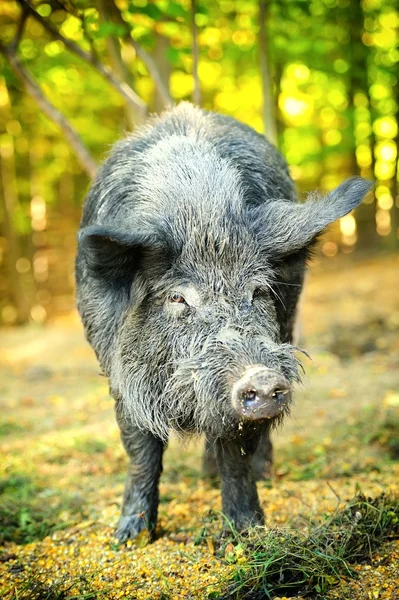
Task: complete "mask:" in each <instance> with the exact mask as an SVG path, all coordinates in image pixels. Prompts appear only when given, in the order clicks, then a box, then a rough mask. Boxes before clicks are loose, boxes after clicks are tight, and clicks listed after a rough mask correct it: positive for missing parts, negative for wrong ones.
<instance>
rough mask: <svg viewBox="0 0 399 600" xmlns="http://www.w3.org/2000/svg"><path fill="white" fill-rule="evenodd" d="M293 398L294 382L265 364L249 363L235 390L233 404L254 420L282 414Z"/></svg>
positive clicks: (243, 416)
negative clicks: (292, 384) (251, 364)
mask: <svg viewBox="0 0 399 600" xmlns="http://www.w3.org/2000/svg"><path fill="white" fill-rule="evenodd" d="M290 399H291V386H290V384H289V382H288V381H287V379H286V378H285V377H284V375H282V374H281V373H279V372H278V371H275V370H274V369H268V368H267V367H264V366H262V365H255V366H251V367H248V368H247V369H246V371H245V372H244V375H243V376H242V377H241V379H239V380H238V381H237V382H236V383H235V384H234V386H233V390H232V402H233V407H234V408H235V410H236V411H237V412H238V413H239V414H240V416H241V417H242V418H244V419H250V420H259V419H273V418H275V417H278V416H279V415H280V414H281V413H282V412H283V410H284V409H285V408H286V407H287V405H288V404H289V402H290Z"/></svg>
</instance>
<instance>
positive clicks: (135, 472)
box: [116, 416, 164, 542]
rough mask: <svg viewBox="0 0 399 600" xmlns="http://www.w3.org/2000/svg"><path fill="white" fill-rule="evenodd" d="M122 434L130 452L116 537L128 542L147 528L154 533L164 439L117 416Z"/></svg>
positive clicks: (127, 450)
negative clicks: (141, 429) (143, 430)
mask: <svg viewBox="0 0 399 600" xmlns="http://www.w3.org/2000/svg"><path fill="white" fill-rule="evenodd" d="M118 424H119V427H120V430H121V438H122V442H123V445H124V447H125V450H126V452H127V454H128V456H129V459H130V464H129V468H128V475H127V480H126V483H125V492H124V496H123V506H122V514H121V517H120V520H119V523H118V527H117V530H116V537H117V538H118V539H119V540H120V541H121V542H125V541H127V540H128V539H134V538H135V537H136V536H137V535H138V534H139V533H140V531H142V530H143V529H148V531H149V533H150V536H151V538H153V536H154V531H155V526H156V522H157V516H158V503H159V491H158V484H159V478H160V475H161V473H162V454H163V450H164V443H163V442H162V441H161V440H160V439H158V438H156V437H154V436H153V435H152V433H149V432H142V431H140V430H139V429H137V428H136V427H134V426H133V425H131V424H128V423H127V422H126V421H124V420H123V419H122V417H120V416H118Z"/></svg>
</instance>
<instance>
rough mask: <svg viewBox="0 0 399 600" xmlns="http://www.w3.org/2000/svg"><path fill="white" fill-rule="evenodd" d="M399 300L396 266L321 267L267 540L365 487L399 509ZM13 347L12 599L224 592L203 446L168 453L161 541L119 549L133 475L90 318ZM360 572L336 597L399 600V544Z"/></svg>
mask: <svg viewBox="0 0 399 600" xmlns="http://www.w3.org/2000/svg"><path fill="white" fill-rule="evenodd" d="M398 287H399V256H397V255H393V256H392V255H390V256H381V257H378V258H372V259H362V260H360V259H357V260H356V261H353V259H352V258H351V257H349V256H343V257H340V258H336V259H333V260H329V261H322V262H321V263H316V264H315V265H314V266H313V268H312V270H311V273H310V276H309V278H308V282H307V288H306V293H305V295H304V298H303V302H302V314H301V328H300V329H301V340H300V344H301V345H302V346H303V347H304V348H306V350H307V351H308V352H309V354H310V355H311V356H312V360H313V362H311V361H310V360H308V359H305V360H304V366H305V368H306V372H307V377H306V380H305V382H304V386H302V387H301V388H300V389H298V390H297V393H296V402H295V407H294V410H293V416H292V418H291V419H289V420H287V421H286V423H285V425H284V427H283V429H282V430H281V431H280V432H279V433H277V434H275V436H274V444H275V467H274V475H273V479H272V482H271V483H269V482H263V483H260V484H259V491H260V497H261V501H262V505H263V506H264V508H265V511H266V515H267V523H268V527H296V528H301V527H303V523H304V522H305V520H306V519H307V520H308V519H317V518H318V517H321V516H322V515H325V514H329V513H331V511H333V510H334V509H335V508H336V506H337V503H339V501H344V500H347V499H349V498H350V497H352V496H353V495H354V493H355V491H356V489H357V486H360V488H361V490H362V491H363V492H364V493H365V494H366V495H370V496H376V495H377V494H378V493H380V492H381V491H386V492H392V493H394V494H399V461H398V459H399V430H398V429H396V426H397V425H398V423H399V293H398ZM0 338H1V353H0V391H1V399H0V403H1V415H0V445H1V454H2V461H1V478H2V479H1V480H0V514H1V517H0V518H1V520H0V527H1V532H0V533H1V537H2V538H4V542H3V546H2V550H1V551H0V582H1V583H0V595H1V594H2V596H1V597H4V598H7V599H15V600H16V599H17V598H20V599H22V598H34V597H37V598H40V599H41V598H48V599H53V598H54V599H55V598H60V599H61V598H68V599H72V598H81V599H83V598H110V599H116V598H137V599H144V598H145V599H150V598H164V599H166V598H168V599H169V598H173V599H180V598H193V599H194V598H207V597H208V595H209V594H210V593H211V592H217V591H219V590H220V589H222V587H223V582H224V581H225V580H226V579H227V578H228V577H229V575H230V574H231V573H232V569H233V566H232V565H231V564H229V563H228V562H227V561H224V560H223V559H221V558H218V557H217V556H215V552H214V550H215V548H214V546H213V542H212V538H211V537H209V536H208V535H207V531H208V529H209V530H210V531H212V528H213V527H218V526H220V522H221V517H220V515H219V517H218V519H219V520H218V522H216V523H212V522H211V516H210V514H209V509H213V510H214V511H220V494H219V491H218V489H217V488H216V487H215V486H212V485H211V484H210V483H209V482H207V481H205V480H204V479H202V475H201V450H202V442H201V440H193V441H191V442H190V443H189V444H188V445H184V446H183V447H182V446H181V445H179V443H178V442H177V440H175V439H172V440H171V443H170V445H169V448H168V450H167V452H166V457H165V469H164V474H163V478H162V483H161V489H160V492H161V504H160V514H159V527H158V538H157V540H156V541H155V542H154V543H153V544H151V545H147V543H146V539H145V537H143V538H141V539H140V540H138V542H137V543H135V544H131V545H130V547H129V548H121V547H118V546H117V544H116V542H115V540H114V538H113V530H114V527H115V524H116V522H117V518H118V513H119V509H120V503H121V495H122V489H123V481H124V472H125V468H126V463H127V461H126V458H125V455H124V452H123V450H122V447H121V444H120V442H119V437H118V431H117V427H116V424H115V420H114V415H113V405H112V401H111V399H110V398H109V396H108V390H107V382H106V380H105V379H104V378H103V377H101V376H99V374H98V372H99V369H98V367H97V364H96V361H95V357H94V355H93V353H92V351H91V349H90V347H89V346H88V345H87V344H86V342H85V340H84V337H83V333H82V329H81V326H80V323H79V320H78V318H77V315H76V314H73V315H70V316H68V317H65V318H62V319H58V320H57V321H55V322H53V323H50V324H48V325H47V326H46V327H43V328H39V327H34V326H29V327H24V328H19V329H9V330H2V331H1V332H0ZM217 514H218V513H217V512H216V515H217ZM242 562H243V563H245V557H242ZM355 569H356V570H357V571H358V573H359V578H357V579H354V580H347V579H342V580H341V581H340V583H338V584H337V585H335V586H333V587H332V588H331V591H329V592H328V593H327V594H325V595H324V596H323V598H326V599H332V598H336V599H340V600H344V599H354V600H360V599H363V598H365V599H369V598H388V599H392V600H393V599H399V541H398V540H396V541H395V540H391V541H387V543H386V545H384V546H383V547H382V548H381V549H380V550H379V552H378V553H376V554H373V556H372V557H371V560H370V561H368V563H367V564H363V565H357V566H356V567H355ZM35 594H36V596H35ZM213 597H217V595H213ZM265 597H266V596H265Z"/></svg>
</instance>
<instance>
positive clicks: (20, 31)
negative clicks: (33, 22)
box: [10, 7, 29, 52]
mask: <svg viewBox="0 0 399 600" xmlns="http://www.w3.org/2000/svg"><path fill="white" fill-rule="evenodd" d="M28 16H29V13H28V11H27V10H26V8H25V7H23V8H22V13H21V18H20V20H19V23H18V28H17V33H16V34H15V37H14V39H13V41H12V42H11V44H10V49H11V50H13V51H14V52H16V51H17V49H18V46H19V42H20V41H21V38H22V35H23V33H24V29H25V24H26V20H27V18H28Z"/></svg>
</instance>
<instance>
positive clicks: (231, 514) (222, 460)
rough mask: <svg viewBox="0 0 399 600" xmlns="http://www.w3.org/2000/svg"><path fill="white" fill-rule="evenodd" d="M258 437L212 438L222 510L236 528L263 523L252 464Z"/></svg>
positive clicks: (257, 435)
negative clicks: (219, 477)
mask: <svg viewBox="0 0 399 600" xmlns="http://www.w3.org/2000/svg"><path fill="white" fill-rule="evenodd" d="M258 441H259V434H255V435H252V436H250V437H237V438H235V439H233V440H223V439H219V440H217V442H216V457H217V462H218V466H219V470H220V476H221V479H222V511H223V513H224V515H225V516H226V517H227V519H228V520H229V521H231V522H232V523H233V525H234V526H235V528H236V529H237V530H238V531H243V530H244V529H247V528H248V527H249V526H250V525H261V524H263V523H264V515H263V511H262V509H261V507H260V504H259V498H258V492H257V489H256V480H255V473H254V469H253V465H252V460H253V455H254V453H255V451H256V447H257V444H258Z"/></svg>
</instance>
